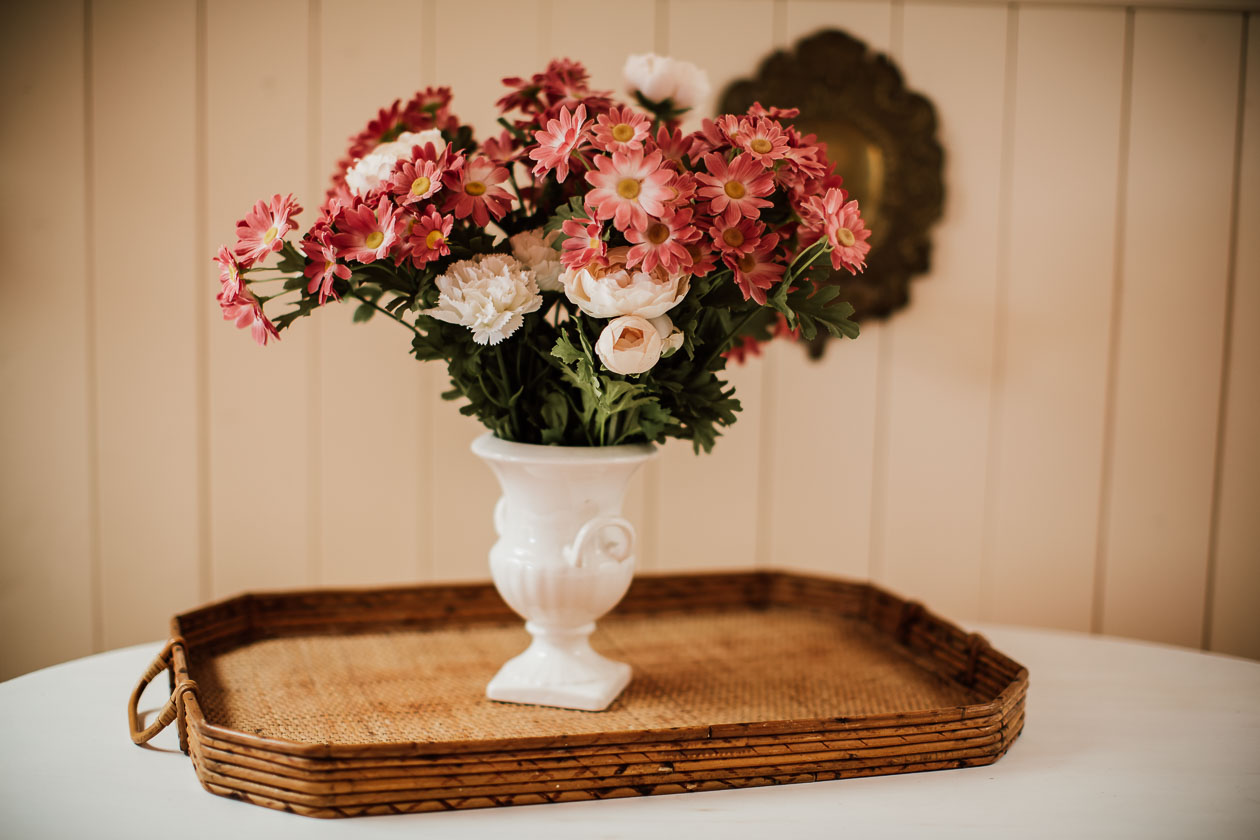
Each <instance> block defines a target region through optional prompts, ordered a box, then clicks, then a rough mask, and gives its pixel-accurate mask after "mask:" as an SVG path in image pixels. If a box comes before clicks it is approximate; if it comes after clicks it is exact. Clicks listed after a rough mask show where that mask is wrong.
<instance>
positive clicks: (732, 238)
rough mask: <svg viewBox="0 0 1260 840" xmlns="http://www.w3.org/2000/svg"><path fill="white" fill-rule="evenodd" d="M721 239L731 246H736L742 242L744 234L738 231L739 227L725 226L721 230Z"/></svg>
mask: <svg viewBox="0 0 1260 840" xmlns="http://www.w3.org/2000/svg"><path fill="white" fill-rule="evenodd" d="M722 241H723V242H725V243H726V244H727V245H730V246H731V247H732V248H738V247H739V246H740V245H743V244H744V234H742V233H740V232H739V228H727V229H726V230H724V231H722Z"/></svg>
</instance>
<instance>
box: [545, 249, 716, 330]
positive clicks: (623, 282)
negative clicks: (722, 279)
mask: <svg viewBox="0 0 1260 840" xmlns="http://www.w3.org/2000/svg"><path fill="white" fill-rule="evenodd" d="M628 250H629V249H628V248H625V247H621V248H610V249H609V250H608V265H607V266H601V265H599V264H598V263H591V264H590V265H587V266H586V267H584V268H576V269H574V268H569V269H565V271H564V272H563V273H562V274H561V275H560V282H561V283H562V284H563V286H564V295H565V297H567V298H568V299H569V300H570V301H571V302H572V303H573V304H574V305H576V306H577V307H578V308H579V309H581V310H582V311H583V312H585V313H586V314H587V315H590V316H592V317H594V318H615V317H617V316H618V315H638V316H640V317H643V318H656V317H658V316H660V315H664V314H665V313H666V312H668V311H669V310H671V309H673V308H674V307H675V306H677V305H678V303H679V302H680V301H681V300H682V299H683V298H684V297H686V296H687V291H688V289H690V287H691V278H690V276H689V275H686V274H673V275H671V274H668V273H666V271H665V269H663V268H661V267H660V266H657V267H655V268H653V269H652V270H651V271H643V270H642V268H627V267H626V264H625V258H626V252H627V251H628Z"/></svg>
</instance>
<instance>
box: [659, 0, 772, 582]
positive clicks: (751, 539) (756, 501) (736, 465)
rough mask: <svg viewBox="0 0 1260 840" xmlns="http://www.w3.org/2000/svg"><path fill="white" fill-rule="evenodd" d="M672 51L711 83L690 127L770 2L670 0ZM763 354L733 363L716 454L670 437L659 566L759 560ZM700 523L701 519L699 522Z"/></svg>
mask: <svg viewBox="0 0 1260 840" xmlns="http://www.w3.org/2000/svg"><path fill="white" fill-rule="evenodd" d="M733 13H735V14H738V16H739V18H740V24H739V26H731V27H727V28H725V29H723V31H722V35H721V37H713V38H700V37H696V36H695V33H697V32H704V31H709V30H711V29H712V26H713V21H715V20H721V19H722V18H723V17H726V16H729V15H731V14H733ZM668 25H669V30H668V31H669V35H668V42H669V54H670V55H671V56H673V57H674V58H679V59H684V60H686V61H691V62H694V63H696V64H697V65H699V66H700V67H703V68H705V69H706V70H707V71H708V73H709V79H710V81H711V82H712V83H713V93H712V94H711V95H710V97H709V100H708V102H706V103H705V104H703V105H700V106H698V107H697V108H696V109H695V110H694V111H693V114H692V116H691V117H690V118H689V119H688V121H687V122H688V124H698V123H699V117H700V115H711V114H713V113H714V111H715V103H716V102H717V100H718V97H719V96H720V95H721V92H722V89H723V88H725V87H726V85H727V84H729V83H730V82H732V81H734V80H735V79H736V78H739V77H740V76H745V75H747V74H749V73H750V72H752V71H753V70H755V65H756V58H757V57H760V56H763V55H765V54H766V53H768V52H770V50H771V48H772V47H773V46H774V6H773V4H772V3H771V2H769V0H740V2H737V3H724V2H713V0H698V1H697V2H682V3H678V2H675V3H671V4H670V6H669V18H668ZM763 363H764V361H763V360H762V359H752V360H750V361H749V362H748V363H747V364H745V365H734V364H733V365H731V366H730V367H729V368H728V369H727V374H726V378H727V379H728V380H729V381H730V383H731V384H732V385H734V386H735V392H736V396H737V397H738V398H739V400H740V402H741V403H742V404H743V406H744V410H743V412H742V413H741V414H740V415H739V420H738V422H736V424H735V425H734V426H732V427H731V428H730V429H728V430H727V431H726V432H725V433H724V434H723V436H722V437H721V438H719V439H718V442H717V445H716V446H715V447H714V449H713V452H711V453H710V454H708V455H699V456H697V455H695V454H693V453H692V449H691V445H690V443H689V442H687V441H669V442H668V443H667V444H666V445H665V451H664V452H663V453H662V455H661V458H660V461H659V462H658V464H659V466H658V476H657V478H658V480H659V485H658V491H657V493H655V494H654V495H655V498H653V499H651V500H649V504H653V505H654V506H655V512H654V514H653V519H654V521H655V522H657V523H658V526H657V530H656V538H657V545H656V546H655V547H654V549H655V550H654V551H653V553H654V554H655V556H656V557H657V558H658V566H659V567H660V568H663V569H699V568H747V567H751V566H753V565H755V564H756V562H757V559H758V558H757V523H758V521H759V519H760V518H762V514H761V511H760V504H761V498H760V489H759V488H760V486H761V478H760V475H759V472H760V470H759V463H760V460H761V452H760V447H761V440H760V438H761V412H762V409H763V406H762V365H763ZM701 523H702V524H701Z"/></svg>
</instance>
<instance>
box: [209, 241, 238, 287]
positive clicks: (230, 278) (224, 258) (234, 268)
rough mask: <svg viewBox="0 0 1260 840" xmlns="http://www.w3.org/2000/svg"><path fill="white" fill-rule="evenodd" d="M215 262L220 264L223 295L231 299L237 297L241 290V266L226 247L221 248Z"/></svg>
mask: <svg viewBox="0 0 1260 840" xmlns="http://www.w3.org/2000/svg"><path fill="white" fill-rule="evenodd" d="M214 261H215V262H217V263H218V264H219V284H220V286H222V288H223V293H224V294H225V295H227V296H228V297H229V298H234V297H236V293H237V292H238V291H240V288H241V264H240V263H239V262H237V261H236V257H235V256H233V255H232V252H231V251H229V250H228V248H227V246H226V245H220V246H219V255H218V256H217V257H215V258H214Z"/></svg>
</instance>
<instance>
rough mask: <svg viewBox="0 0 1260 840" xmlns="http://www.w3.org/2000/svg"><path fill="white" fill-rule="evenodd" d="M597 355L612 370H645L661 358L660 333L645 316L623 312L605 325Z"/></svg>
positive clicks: (626, 371)
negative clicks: (623, 313)
mask: <svg viewBox="0 0 1260 840" xmlns="http://www.w3.org/2000/svg"><path fill="white" fill-rule="evenodd" d="M595 354H596V355H598V356H599V360H600V361H601V362H603V363H604V367H606V368H608V369H609V370H611V371H612V372H613V373H621V374H633V373H643V372H644V371H647V370H651V369H652V366H653V365H655V364H656V362H657V360H658V359H660V358H661V334H660V333H659V332H658V331H657V329H656V327H654V326H653V325H652V322H651V321H648V320H647V319H646V318H641V317H639V316H638V315H623V316H621V317H620V318H614V319H613V320H611V321H609V322H608V324H607V325H606V326H605V327H604V331H603V332H602V333H600V334H599V340H598V341H596V342H595Z"/></svg>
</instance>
